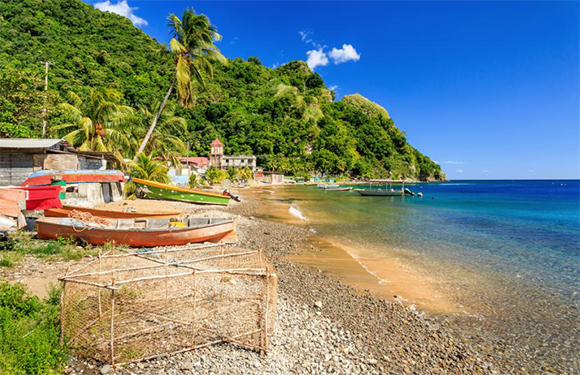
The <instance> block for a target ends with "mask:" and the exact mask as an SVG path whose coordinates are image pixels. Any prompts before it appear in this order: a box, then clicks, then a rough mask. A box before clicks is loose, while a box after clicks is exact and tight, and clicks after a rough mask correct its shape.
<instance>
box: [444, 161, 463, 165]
mask: <svg viewBox="0 0 580 375" xmlns="http://www.w3.org/2000/svg"><path fill="white" fill-rule="evenodd" d="M443 164H465V163H464V162H462V161H444V162H443Z"/></svg>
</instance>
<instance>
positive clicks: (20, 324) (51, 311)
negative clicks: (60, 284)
mask: <svg viewBox="0 0 580 375" xmlns="http://www.w3.org/2000/svg"><path fill="white" fill-rule="evenodd" d="M59 305H60V297H59V290H58V289H56V288H53V289H52V290H51V291H50V294H49V297H48V298H47V300H46V301H40V300H39V299H38V297H36V296H33V295H31V294H30V293H29V292H27V291H26V289H25V288H24V286H22V285H21V284H10V283H7V282H3V283H0V373H1V374H11V375H28V374H39V375H42V374H46V375H56V374H61V373H62V370H64V366H65V363H66V359H67V352H66V348H65V347H64V346H63V345H62V344H61V343H60V342H59V338H60V328H59V327H60V324H59Z"/></svg>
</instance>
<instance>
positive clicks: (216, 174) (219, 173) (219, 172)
mask: <svg viewBox="0 0 580 375" xmlns="http://www.w3.org/2000/svg"><path fill="white" fill-rule="evenodd" d="M227 177H228V173H227V172H226V171H224V170H223V169H218V168H216V167H209V168H208V169H207V171H206V172H205V178H206V179H207V181H208V182H209V183H210V184H212V185H213V184H219V183H221V182H222V181H223V180H224V179H226V178H227Z"/></svg>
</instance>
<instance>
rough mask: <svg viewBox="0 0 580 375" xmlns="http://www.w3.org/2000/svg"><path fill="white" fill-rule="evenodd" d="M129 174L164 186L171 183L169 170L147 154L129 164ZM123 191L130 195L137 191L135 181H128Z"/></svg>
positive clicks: (139, 156)
mask: <svg viewBox="0 0 580 375" xmlns="http://www.w3.org/2000/svg"><path fill="white" fill-rule="evenodd" d="M129 173H130V174H131V177H135V178H140V179H143V180H149V181H157V182H161V183H164V184H167V183H169V176H168V175H167V168H166V167H165V166H164V165H163V164H162V163H161V162H159V161H156V160H154V159H153V158H152V157H150V156H148V155H145V154H140V155H137V157H136V158H135V160H133V161H132V162H131V163H130V164H129ZM123 190H124V191H125V194H127V195H129V194H131V193H134V192H135V191H136V190H137V186H136V185H135V183H134V182H133V181H128V182H127V183H125V186H124V188H123Z"/></svg>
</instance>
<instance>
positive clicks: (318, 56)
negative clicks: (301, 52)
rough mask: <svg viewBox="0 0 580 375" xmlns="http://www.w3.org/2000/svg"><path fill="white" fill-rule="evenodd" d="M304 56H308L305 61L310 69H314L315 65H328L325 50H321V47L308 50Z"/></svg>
mask: <svg viewBox="0 0 580 375" xmlns="http://www.w3.org/2000/svg"><path fill="white" fill-rule="evenodd" d="M306 56H308V59H307V60H306V63H307V64H308V67H309V68H310V69H312V70H314V69H316V67H317V66H326V65H328V56H327V55H326V52H324V51H323V50H322V48H319V49H313V50H310V51H308V52H306Z"/></svg>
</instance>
